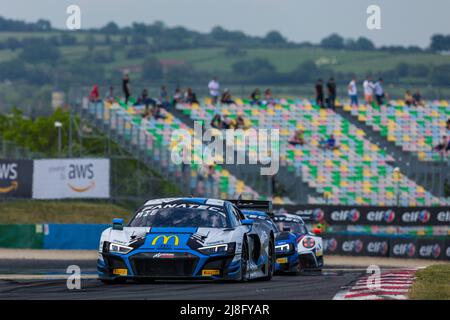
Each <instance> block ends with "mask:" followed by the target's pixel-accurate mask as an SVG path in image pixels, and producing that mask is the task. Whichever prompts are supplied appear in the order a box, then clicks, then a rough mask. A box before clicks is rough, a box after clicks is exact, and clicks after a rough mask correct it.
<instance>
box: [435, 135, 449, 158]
mask: <svg viewBox="0 0 450 320" xmlns="http://www.w3.org/2000/svg"><path fill="white" fill-rule="evenodd" d="M434 150H436V151H439V152H441V153H443V154H445V153H447V151H449V150H450V140H449V139H448V138H447V136H443V137H442V142H441V143H439V144H438V145H436V146H435V147H434Z"/></svg>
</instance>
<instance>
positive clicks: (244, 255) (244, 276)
mask: <svg viewBox="0 0 450 320" xmlns="http://www.w3.org/2000/svg"><path fill="white" fill-rule="evenodd" d="M248 260H249V254H248V243H247V240H245V239H244V241H243V242H242V252H241V279H240V281H241V282H245V281H247V280H248Z"/></svg>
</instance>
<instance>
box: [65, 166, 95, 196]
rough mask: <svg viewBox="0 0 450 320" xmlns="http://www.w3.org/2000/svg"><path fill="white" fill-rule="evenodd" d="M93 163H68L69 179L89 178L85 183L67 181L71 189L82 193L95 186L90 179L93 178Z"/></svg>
mask: <svg viewBox="0 0 450 320" xmlns="http://www.w3.org/2000/svg"><path fill="white" fill-rule="evenodd" d="M93 168H94V165H93V164H92V163H89V164H70V165H69V171H68V174H67V176H68V178H69V181H74V180H77V181H79V180H90V181H89V182H88V183H87V184H84V185H81V186H80V183H79V182H78V183H74V182H69V183H68V186H69V188H70V189H72V191H75V192H78V193H82V192H87V191H89V190H91V189H93V188H94V187H95V181H94V180H92V179H94V178H95V175H94V169H93Z"/></svg>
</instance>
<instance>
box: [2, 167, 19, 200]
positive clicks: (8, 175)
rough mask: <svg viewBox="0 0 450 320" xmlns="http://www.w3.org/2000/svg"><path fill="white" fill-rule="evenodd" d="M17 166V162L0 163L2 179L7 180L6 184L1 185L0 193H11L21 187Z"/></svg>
mask: <svg viewBox="0 0 450 320" xmlns="http://www.w3.org/2000/svg"><path fill="white" fill-rule="evenodd" d="M17 167H18V165H17V163H2V164H0V180H6V181H7V185H6V186H2V187H0V193H9V192H12V191H14V190H17V189H18V188H19V182H17V178H18V173H17Z"/></svg>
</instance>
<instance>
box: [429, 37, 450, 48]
mask: <svg viewBox="0 0 450 320" xmlns="http://www.w3.org/2000/svg"><path fill="white" fill-rule="evenodd" d="M430 49H431V50H433V51H449V50H450V35H447V36H444V35H442V34H435V35H433V36H432V37H431V44H430Z"/></svg>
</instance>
